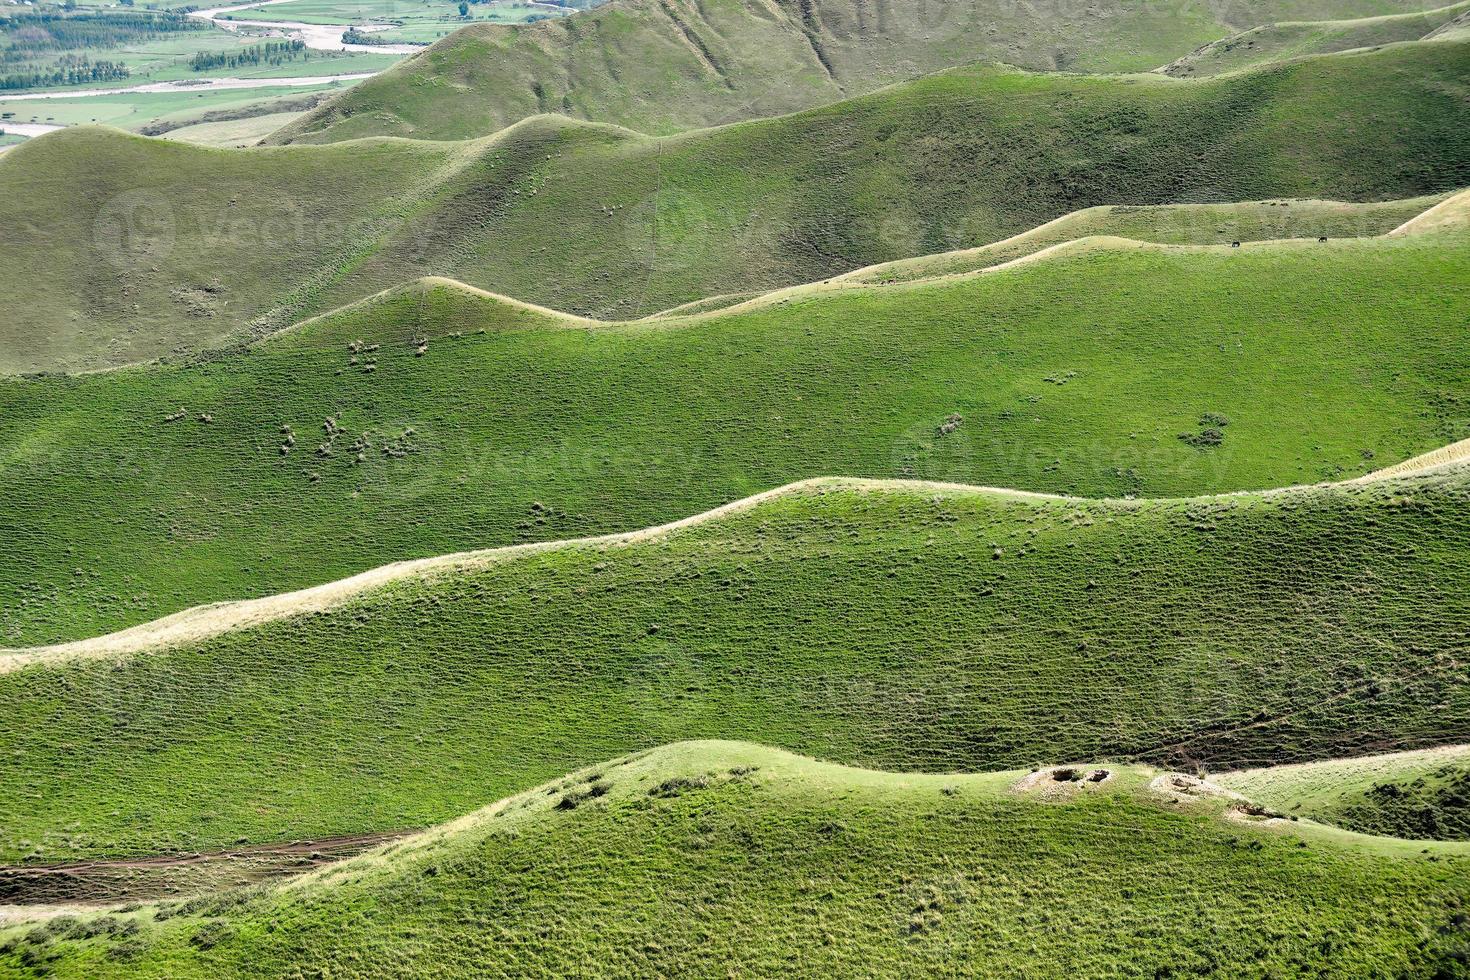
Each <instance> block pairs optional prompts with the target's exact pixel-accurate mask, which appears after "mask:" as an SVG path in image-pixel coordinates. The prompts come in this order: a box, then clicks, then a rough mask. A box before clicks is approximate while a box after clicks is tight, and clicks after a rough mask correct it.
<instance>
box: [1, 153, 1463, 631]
mask: <svg viewBox="0 0 1470 980" xmlns="http://www.w3.org/2000/svg"><path fill="white" fill-rule="evenodd" d="M404 146H405V144H392V143H390V144H381V145H380V148H381V149H383V150H385V151H390V150H395V149H401V148H403V147H404ZM24 150H25V148H21V149H20V150H15V151H11V152H13V153H19V152H24ZM360 150H361V148H359V152H360ZM343 152H348V151H343ZM221 155H222V156H228V155H229V154H223V153H222V154H221ZM1467 254H1470V253H1467V246H1466V244H1465V239H1464V237H1463V233H1462V232H1450V233H1440V234H1432V235H1420V236H1405V237H1399V238H1390V239H1376V240H1375V239H1369V240H1361V241H1341V242H1328V243H1326V244H1319V243H1317V242H1316V241H1315V240H1312V241H1307V242H1297V243H1292V244H1280V245H1261V246H1250V247H1244V248H1241V249H1239V250H1237V249H1231V248H1229V247H1228V246H1227V247H1216V248H1211V249H1182V250H1181V249H1170V248H1165V247H1160V246H1153V247H1147V246H1137V245H1129V244H1128V243H1122V244H1121V245H1120V246H1117V247H1107V248H1100V249H1091V250H1083V251H1079V252H1077V253H1076V254H1073V255H1069V256H1062V257H1059V258H1058V259H1056V260H1049V261H1038V262H1034V263H1029V264H1026V265H1022V266H1018V267H1016V268H1015V269H1013V270H1007V271H1002V272H992V273H983V274H980V275H977V276H972V277H968V278H959V279H954V280H940V281H937V282H933V283H924V284H916V285H901V286H891V287H882V288H874V287H862V286H859V287H854V288H851V289H847V290H819V291H814V292H812V293H811V294H810V295H803V294H800V293H798V294H796V295H794V296H789V297H786V298H785V299H784V300H777V301H774V302H772V303H769V304H764V305H762V304H755V305H754V306H752V307H750V308H745V309H737V310H732V311H730V312H728V313H725V314H721V315H717V316H705V317H695V318H690V319H672V320H659V321H654V322H652V323H648V324H628V325H621V326H606V325H598V324H594V323H591V322H589V321H579V320H575V319H571V318H567V317H563V316H560V315H557V314H552V313H550V312H539V313H538V312H535V311H527V310H525V309H523V308H521V307H518V306H515V305H513V304H509V303H506V302H504V301H501V300H497V299H494V298H487V297H484V296H482V295H477V294H474V293H471V292H468V291H466V290H464V289H463V288H461V287H456V286H453V285H445V284H435V283H432V282H431V283H429V284H427V285H426V286H424V287H421V288H411V289H405V290H401V291H397V292H394V293H390V294H389V295H387V296H385V297H382V298H380V299H378V300H375V301H372V302H368V303H365V304H362V305H360V306H358V307H353V308H350V309H348V310H346V311H344V312H342V313H339V314H335V315H333V316H332V317H328V318H326V319H324V320H320V321H314V322H312V323H310V324H308V325H306V326H304V327H302V328H299V329H297V330H293V331H289V332H286V333H283V334H280V335H278V336H277V337H276V338H275V339H273V340H270V341H268V342H265V343H262V344H258V345H256V346H254V347H252V348H249V349H247V350H243V351H238V352H234V353H230V354H226V355H222V356H220V357H217V358H212V359H205V360H202V361H199V362H196V363H182V364H178V365H161V366H142V367H136V368H128V369H122V370H116V371H111V372H104V373H99V374H92V375H82V376H74V377H57V376H50V377H35V378H10V379H5V380H3V381H0V459H3V461H4V472H3V481H4V486H5V488H6V492H5V493H4V494H0V521H4V522H5V523H6V526H8V527H12V528H14V529H15V531H14V532H13V533H12V535H11V537H10V540H9V548H10V554H11V555H12V557H13V561H12V562H10V563H7V564H6V565H4V566H0V596H3V597H4V601H3V606H4V613H3V617H4V618H3V621H0V622H3V626H0V641H4V642H7V643H11V644H25V643H34V642H49V641H55V640H62V639H74V638H77V637H80V636H84V635H87V634H90V633H96V632H105V631H108V630H112V629H116V628H119V627H122V626H127V625H131V624H133V623H137V622H141V621H144V620H147V619H150V618H153V617H155V616H158V615H161V614H164V613H168V612H173V611H175V610H178V609H181V608H183V607H186V606H189V605H193V604H196V603H199V602H203V601H209V600H215V599H224V598H242V597H246V596H251V595H259V594H265V593H270V592H276V591H280V590H283V589H288V588H293V587H297V586H301V585H309V584H315V583H317V582H322V581H327V580H330V579H333V578H337V577H340V576H342V575H346V574H350V573H353V572H356V571H360V570H362V569H364V568H368V567H371V566H374V565H378V564H381V563H384V562H387V561H392V560H395V559H399V558H407V557H418V556H428V555H434V554H440V553H444V552H449V551H455V550H460V549H463V548H471V547H487V546H495V545H501V544H510V543H514V542H517V541H527V540H545V539H554V538H565V537H571V536H577V535H584V534H589V533H596V532H603V531H610V530H620V529H631V528H637V527H642V526H645V525H649V524H653V523H657V522H660V521H666V520H671V519H673V518H677V517H681V516H683V515H686V514H689V513H693V512H696V511H699V510H703V509H705V508H708V507H711V506H714V505H716V504H720V503H723V502H725V501H728V500H731V499H735V498H738V497H741V496H744V495H746V494H749V493H753V492H756V491H759V490H764V489H768V488H770V487H773V486H777V485H779V484H782V483H786V482H789V481H791V480H796V479H800V478H805V477H811V476H822V475H853V476H867V477H918V478H931V479H944V480H956V481H964V482H971V483H979V484H986V485H992V486H1012V487H1019V488H1025V489H1037V490H1049V491H1065V492H1073V493H1080V494H1084V495H1108V496H1122V495H1126V494H1142V495H1147V496H1160V495H1175V494H1188V493H1200V492H1207V491H1214V490H1232V489H1246V488H1264V487H1271V486H1279V485H1283V484H1290V483H1302V482H1312V481H1318V480H1323V479H1332V478H1338V477H1349V476H1355V475H1358V474H1361V473H1364V472H1367V471H1369V470H1371V469H1374V468H1376V467H1378V466H1381V465H1385V464H1387V463H1390V462H1394V461H1397V460H1399V459H1403V458H1406V457H1408V456H1411V455H1415V454H1417V453H1420V452H1423V451H1426V450H1429V449H1432V448H1434V447H1436V446H1438V445H1441V444H1444V443H1447V442H1450V441H1453V440H1455V439H1459V438H1463V437H1465V436H1466V435H1470V419H1467V412H1466V408H1465V404H1466V398H1467V397H1470V382H1467V379H1470V370H1467V367H1470V365H1467V362H1466V358H1467V351H1466V348H1465V346H1464V344H1463V342H1462V341H1463V336H1462V335H1463V328H1464V318H1463V316H1462V314H1461V310H1462V309H1463V304H1464V303H1465V302H1466V298H1467V295H1470V262H1467V261H1466V257H1467ZM1124 283H1126V284H1128V285H1126V286H1123V287H1121V288H1120V286H1119V284H1124ZM1042 296H1044V297H1046V301H1045V302H1044V303H1043V302H1041V301H1039V300H1038V297H1042ZM455 333H460V334H462V336H458V337H455V336H450V335H451V334H455ZM420 340H427V343H426V344H425V345H424V353H423V355H422V356H420V355H419V354H418V350H417V348H418V346H419V341H420ZM180 413H182V414H180ZM206 415H207V416H208V417H209V420H208V421H203V420H202V419H201V417H202V416H206ZM951 415H959V416H961V417H962V423H961V424H960V426H959V427H958V429H957V430H956V431H954V432H952V433H950V434H949V435H947V436H945V435H941V434H940V432H939V429H940V427H941V426H943V425H944V424H945V422H946V420H947V419H948V418H949V416H951ZM1216 416H1219V417H1223V418H1224V419H1226V420H1227V421H1226V422H1225V423H1223V424H1222V423H1220V422H1219V421H1218V420H1217V419H1216ZM328 419H331V420H333V421H332V427H333V429H334V430H336V429H340V430H341V433H340V434H338V435H336V436H334V437H331V438H329V433H327V432H326V431H325V428H326V422H327V420H328ZM282 426H290V427H291V432H290V433H289V434H290V435H291V436H292V437H293V439H294V445H287V447H286V450H285V453H284V455H283V452H282V448H281V447H282V444H283V443H286V442H287V435H288V433H285V432H283V430H282ZM1210 429H1218V430H1219V432H1221V433H1223V435H1221V437H1220V441H1219V444H1218V445H1211V444H1210V437H1209V436H1208V434H1207V432H1206V430H1210ZM408 430H412V432H411V433H410V432H409V431H408ZM1184 437H1188V438H1187V439H1186V438H1184ZM1192 443H1195V444H1192ZM359 456H361V459H359ZM538 502H539V503H540V504H541V505H542V508H543V509H542V510H540V511H537V510H535V509H534V508H533V507H532V505H533V504H536V503H538Z"/></svg>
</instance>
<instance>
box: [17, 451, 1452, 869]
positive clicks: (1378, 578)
mask: <svg viewBox="0 0 1470 980" xmlns="http://www.w3.org/2000/svg"><path fill="white" fill-rule="evenodd" d="M538 515H544V516H545V517H548V518H550V519H551V520H553V521H554V520H555V519H556V518H555V515H556V510H555V507H554V506H553V505H545V504H539V503H538V504H535V505H533V506H532V507H530V508H528V517H529V518H530V519H532V520H537V519H541V516H538ZM1467 517H1470V471H1467V470H1466V469H1465V468H1464V467H1459V468H1455V467H1451V468H1449V469H1444V470H1440V471H1434V472H1431V473H1428V474H1417V475H1413V476H1408V477H1401V478H1397V479H1392V480H1384V481H1377V482H1368V483H1357V484H1343V485H1338V486H1335V487H1311V488H1303V489H1298V490H1290V491H1276V492H1268V493H1264V494H1244V495H1235V496H1225V497H1206V498H1188V499H1177V500H1161V501H1113V502H1106V501H1102V502H1099V501H1086V500H1080V499H1059V498H1038V497H1026V496H1018V495H1016V494H1013V493H1009V492H996V491H980V490H974V489H963V488H962V489H946V488H943V487H937V486H934V485H922V484H920V485H906V484H902V483H900V484H895V485H884V486H878V487H874V486H870V485H855V486H854V485H848V484H843V483H840V482H839V483H836V484H819V485H817V486H814V487H806V488H802V489H798V490H796V491H794V492H792V493H790V494H787V495H785V496H778V497H776V498H774V499H768V500H766V501H764V502H762V503H759V504H758V505H756V506H754V507H752V508H750V509H748V510H745V511H741V512H736V513H731V514H725V515H722V516H720V517H718V518H716V519H712V520H710V521H708V522H705V523H703V524H699V525H696V526H692V527H688V528H684V529H682V530H678V531H674V532H669V533H667V534H663V535H657V536H653V537H650V538H646V539H642V540H636V541H633V542H624V543H621V544H585V545H578V544H569V545H561V546H553V547H550V548H547V549H542V550H539V551H534V550H533V551H531V552H529V553H524V552H523V553H513V554H511V555H507V556H503V557H497V556H495V555H490V556H485V557H481V558H478V559H475V558H470V559H463V560H459V561H455V562H449V563H447V564H441V565H440V566H438V567H437V568H436V569H435V570H433V571H431V572H429V573H427V574H420V575H411V576H409V577H407V578H404V579H402V580H399V581H397V582H389V583H386V584H383V585H381V586H380V587H375V588H372V589H369V590H367V591H366V592H362V593H359V594H349V595H346V596H343V597H340V598H339V600H338V601H337V602H335V603H332V604H329V605H328V606H326V607H324V608H319V609H316V610H303V611H302V612H300V613H299V614H294V615H288V616H287V617H286V618H277V619H274V620H269V621H266V622H259V623H256V624H254V625H251V626H249V627H247V628H242V629H235V630H229V631H227V632H225V633H223V634H219V635H215V636H210V637H206V638H203V639H200V640H194V641H186V642H182V643H176V644H172V645H167V646H165V647H163V648H160V649H154V650H150V651H147V652H139V653H133V654H127V655H110V654H102V655H99V656H91V657H78V656H75V655H69V654H66V653H65V652H56V653H50V654H45V653H43V654H42V655H41V657H40V658H39V659H38V660H36V659H32V660H31V661H30V662H29V663H19V664H15V665H11V664H4V665H3V666H4V667H9V668H10V669H8V670H5V671H4V672H0V713H3V715H4V716H5V717H6V718H7V719H9V724H8V725H7V726H6V727H5V729H4V731H3V732H0V757H4V758H6V759H8V760H12V764H11V765H8V766H7V767H4V768H0V828H3V832H0V860H5V861H12V862H13V861H56V860H63V859H70V858H76V857H87V856H95V855H98V854H112V855H117V854H133V853H153V852H159V851H164V852H168V851H176V850H185V851H187V850H195V849H198V850H213V849H218V848H221V847H226V846H229V845H230V844H232V843H265V842H272V841H282V840H296V839H302V838H306V839H312V838H322V837H329V836H333V835H339V834H358V833H367V832H373V831H388V830H399V829H403V828H406V827H417V826H427V825H430V824H433V823H437V822H440V821H443V820H445V819H449V818H451V817H453V816H455V815H458V814H460V813H463V812H466V811H468V810H470V809H472V808H473V807H475V806H478V805H481V804H482V803H483V802H484V801H485V800H491V799H496V798H498V797H501V796H504V795H507V794H509V793H513V792H517V791H520V790H523V789H526V788H528V787H530V786H533V785H535V784H537V783H540V782H542V781H544V780H546V779H549V778H553V777H554V776H555V775H556V774H557V773H561V772H566V771H569V770H571V769H574V768H578V767H580V766H583V765H588V764H592V763H594V762H596V761H597V760H598V759H603V758H608V757H611V756H614V755H618V754H620V753H625V752H629V751H633V750H636V749H640V748H648V747H653V746H657V745H660V744H663V743H666V742H670V741H676V740H680V739H687V738H743V739H760V740H761V741H763V742H766V743H769V744H774V745H779V746H783V747H786V748H789V749H792V750H795V751H800V752H803V753H809V754H812V755H816V756H819V757H821V758H824V759H830V760H836V761H841V762H847V763H853V764H860V765H865V766H875V767H883V768H894V769H904V770H919V771H930V772H935V771H951V770H977V769H987V768H990V769H994V768H1008V767H1015V766H1018V765H1025V764H1028V763H1051V762H1067V761H1076V760H1088V759H1103V758H1112V759H1136V760H1145V761H1151V762H1157V763H1168V764H1171V765H1175V766H1184V767H1186V768H1189V769H1192V768H1193V767H1194V766H1197V765H1208V766H1209V767H1210V768H1211V769H1214V770H1221V769H1226V768H1239V767H1244V766H1254V765H1265V764H1272V763H1278V762H1299V761H1307V760H1313V759H1325V758H1331V757H1335V756H1344V755H1353V754H1362V753H1365V752H1374V751H1384V750H1388V749H1396V748H1413V747H1420V746H1424V745H1432V744H1436V743H1438V744H1447V743H1450V742H1454V741H1457V740H1459V739H1462V738H1463V733H1464V730H1465V725H1466V723H1467V721H1470V685H1467V683H1466V680H1467V678H1466V674H1465V665H1464V662H1463V657H1462V654H1463V636H1464V633H1465V630H1466V627H1467V624H1470V605H1467V601H1470V600H1467V596H1470V588H1467V581H1466V574H1467V573H1466V569H1467V568H1470V562H1467V560H1466V559H1467V549H1470V536H1467V534H1466V529H1467V528H1470V520H1467ZM318 567H319V566H318Z"/></svg>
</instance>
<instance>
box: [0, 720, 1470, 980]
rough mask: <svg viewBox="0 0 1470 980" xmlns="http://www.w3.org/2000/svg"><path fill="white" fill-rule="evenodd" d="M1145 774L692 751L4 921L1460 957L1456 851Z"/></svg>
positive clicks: (931, 947)
mask: <svg viewBox="0 0 1470 980" xmlns="http://www.w3.org/2000/svg"><path fill="white" fill-rule="evenodd" d="M1150 775H1151V773H1150V772H1149V771H1148V770H1143V769H1139V768H1136V767H1125V768H1122V769H1118V770H1116V771H1114V772H1113V774H1112V775H1111V777H1110V778H1109V779H1108V780H1107V781H1105V782H1102V783H1100V784H1096V785H1092V784H1088V785H1085V786H1082V787H1077V786H1075V785H1073V786H1069V787H1066V788H1064V789H1052V788H1048V787H1043V788H1042V789H1040V790H1032V791H1029V792H1017V791H1015V790H1014V789H1013V788H1012V787H1013V786H1014V785H1016V783H1017V780H1018V779H1020V778H1021V777H1023V776H1025V773H1024V772H1011V773H996V774H993V775H986V776H915V775H910V774H902V775H899V774H890V773H879V772H868V771H863V770H857V769H847V768H841V767H837V766H831V765H824V764H820V763H816V762H812V761H810V760H807V759H801V758H797V757H794V756H791V755H788V754H786V753H783V752H777V751H773V750H771V749H765V748H758V747H756V746H753V745H749V744H741V743H730V742H696V743H683V744H678V745H673V746H669V747H666V748H661V749H658V750H656V751H653V752H649V753H646V754H641V755H637V756H630V757H624V758H621V759H617V760H614V761H611V762H609V763H606V764H604V765H599V766H597V767H596V768H592V769H583V770H581V771H579V772H576V773H573V774H572V775H571V776H568V777H566V778H565V779H561V780H557V781H554V782H552V783H550V784H547V785H545V786H543V787H541V788H539V789H537V790H535V791H533V792H529V793H526V794H524V795H522V796H518V797H514V798H511V799H507V800H504V801H502V802H501V803H499V804H496V805H494V806H491V807H489V808H486V809H485V810H482V811H480V812H477V813H475V814H472V815H470V816H468V817H466V818H464V819H461V820H458V821H456V822H454V823H453V824H450V825H448V826H446V827H443V828H439V829H437V830H434V831H431V832H430V833H428V834H425V835H423V836H422V837H419V838H415V839H412V840H410V841H407V842H403V843H400V844H395V845H392V846H390V847H388V848H386V849H384V850H381V851H378V852H374V853H372V854H369V855H365V856H363V857H361V858H357V859H353V860H350V861H348V862H346V863H344V864H341V865H339V866H337V867H335V868H332V869H329V870H327V871H324V872H318V873H316V874H313V875H309V876H308V877H306V878H305V879H303V880H301V881H299V882H297V883H294V884H292V885H289V886H286V887H276V888H269V889H263V890H255V891H242V892H234V893H228V892H227V893H225V894H224V895H222V896H219V897H217V898H213V899H201V900H197V901H193V902H188V903H171V904H166V905H164V906H162V907H160V908H157V909H155V908H151V907H150V908H145V909H143V910H141V911H138V912H125V913H119V914H113V915H101V916H99V915H96V914H93V915H89V916H85V917H83V918H80V919H79V918H74V917H73V918H62V919H56V920H52V921H51V922H50V923H47V924H46V925H43V926H39V927H33V928H30V929H27V930H19V929H15V930H11V931H10V932H9V934H8V936H7V935H6V934H5V933H0V964H4V963H6V962H7V961H8V962H9V963H10V964H12V965H15V966H16V967H18V968H28V969H36V970H44V971H46V973H47V974H48V975H53V976H61V977H71V976H76V977H87V978H101V977H113V976H117V977H169V978H187V977H196V976H197V977H210V978H215V977H251V976H261V977H264V976H333V977H370V976H371V977H380V976H390V975H391V976H395V977H435V978H440V977H478V976H485V975H504V976H532V975H555V976H569V975H583V974H604V975H606V974H613V975H623V976H656V975H658V976H662V975H679V976H699V977H703V976H710V977H715V976H726V975H728V973H730V972H733V973H735V974H737V975H755V976H771V975H775V974H778V973H779V974H781V975H787V976H798V977H808V976H809V977H830V976H840V975H853V974H857V973H862V974H864V975H875V974H876V975H912V974H916V973H922V974H924V975H931V976H938V975H945V976H948V975H964V976H984V977H1002V976H1033V975H1034V976H1041V975H1047V976H1052V975H1058V974H1060V973H1065V974H1066V975H1067V976H1077V977H1117V976H1130V977H1131V976H1163V977H1167V976H1188V975H1210V974H1213V973H1228V974H1229V975H1231V976H1234V977H1252V978H1265V977H1281V976H1306V975H1331V976H1334V977H1365V978H1366V977H1385V976H1397V977H1428V976H1455V975H1456V974H1455V973H1454V971H1455V970H1456V969H1457V967H1458V963H1459V957H1460V956H1462V955H1463V953H1464V950H1465V946H1466V942H1467V936H1466V931H1465V927H1464V925H1463V922H1464V914H1463V909H1464V903H1465V901H1466V878H1465V873H1464V867H1465V861H1466V855H1465V853H1464V851H1463V845H1461V846H1459V847H1455V846H1454V845H1443V844H1440V845H1430V846H1428V847H1425V848H1422V849H1420V848H1415V849H1412V850H1409V849H1403V848H1395V847H1393V846H1392V845H1391V844H1390V843H1388V842H1382V841H1377V840H1374V839H1372V838H1365V839H1343V838H1342V837H1340V836H1337V835H1333V834H1330V833H1325V832H1323V830H1322V829H1321V828H1317V827H1314V826H1312V825H1310V824H1306V823H1299V824H1290V825H1288V826H1287V827H1285V828H1275V829H1266V828H1261V827H1254V826H1249V825H1242V824H1241V823H1240V822H1238V821H1236V820H1232V819H1231V818H1230V817H1228V816H1227V815H1226V813H1225V807H1226V804H1225V803H1224V802H1222V801H1220V800H1218V799H1213V798H1208V797H1207V798H1202V799H1197V800H1184V801H1178V800H1173V801H1166V800H1164V799H1162V798H1160V797H1159V796H1158V795H1157V794H1155V793H1153V792H1151V791H1150V790H1149V789H1148V788H1147V787H1148V780H1149V777H1150ZM1052 785H1053V786H1055V785H1056V784H1052ZM1141 842H1146V845H1144V846H1141ZM1436 971H1438V972H1436ZM21 975H25V973H21Z"/></svg>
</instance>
